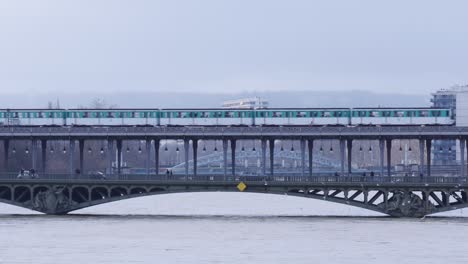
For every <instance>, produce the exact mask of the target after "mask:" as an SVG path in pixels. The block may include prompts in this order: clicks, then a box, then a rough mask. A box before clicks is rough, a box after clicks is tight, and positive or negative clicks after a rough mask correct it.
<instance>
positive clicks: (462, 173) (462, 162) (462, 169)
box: [460, 139, 466, 177]
mask: <svg viewBox="0 0 468 264" xmlns="http://www.w3.org/2000/svg"><path fill="white" fill-rule="evenodd" d="M465 141H466V140H465V139H460V177H465V146H466V142H465Z"/></svg>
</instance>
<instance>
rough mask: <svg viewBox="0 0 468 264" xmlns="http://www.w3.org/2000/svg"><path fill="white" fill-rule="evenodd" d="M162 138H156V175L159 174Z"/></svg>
mask: <svg viewBox="0 0 468 264" xmlns="http://www.w3.org/2000/svg"><path fill="white" fill-rule="evenodd" d="M160 142H161V141H160V140H159V139H155V140H154V161H155V162H154V168H155V171H156V175H158V174H159V148H160Z"/></svg>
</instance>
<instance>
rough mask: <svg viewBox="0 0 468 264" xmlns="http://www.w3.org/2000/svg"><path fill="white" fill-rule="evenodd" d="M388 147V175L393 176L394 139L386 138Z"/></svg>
mask: <svg viewBox="0 0 468 264" xmlns="http://www.w3.org/2000/svg"><path fill="white" fill-rule="evenodd" d="M386 144H387V146H386V148H387V175H388V177H391V176H392V140H391V139H387V140H386Z"/></svg>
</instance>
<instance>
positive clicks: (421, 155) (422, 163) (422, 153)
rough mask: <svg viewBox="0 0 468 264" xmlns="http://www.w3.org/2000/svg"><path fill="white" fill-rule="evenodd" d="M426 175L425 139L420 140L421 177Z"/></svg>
mask: <svg viewBox="0 0 468 264" xmlns="http://www.w3.org/2000/svg"><path fill="white" fill-rule="evenodd" d="M423 174H424V139H420V140H419V175H423Z"/></svg>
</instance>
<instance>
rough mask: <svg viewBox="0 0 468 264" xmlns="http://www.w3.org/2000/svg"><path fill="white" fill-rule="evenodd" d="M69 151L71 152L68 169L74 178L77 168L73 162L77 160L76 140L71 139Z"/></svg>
mask: <svg viewBox="0 0 468 264" xmlns="http://www.w3.org/2000/svg"><path fill="white" fill-rule="evenodd" d="M68 151H69V152H70V153H68V158H69V164H68V169H69V172H70V175H71V176H73V175H74V174H75V170H74V169H75V168H74V166H73V165H74V164H73V161H74V158H75V140H74V139H70V143H69V147H68Z"/></svg>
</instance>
